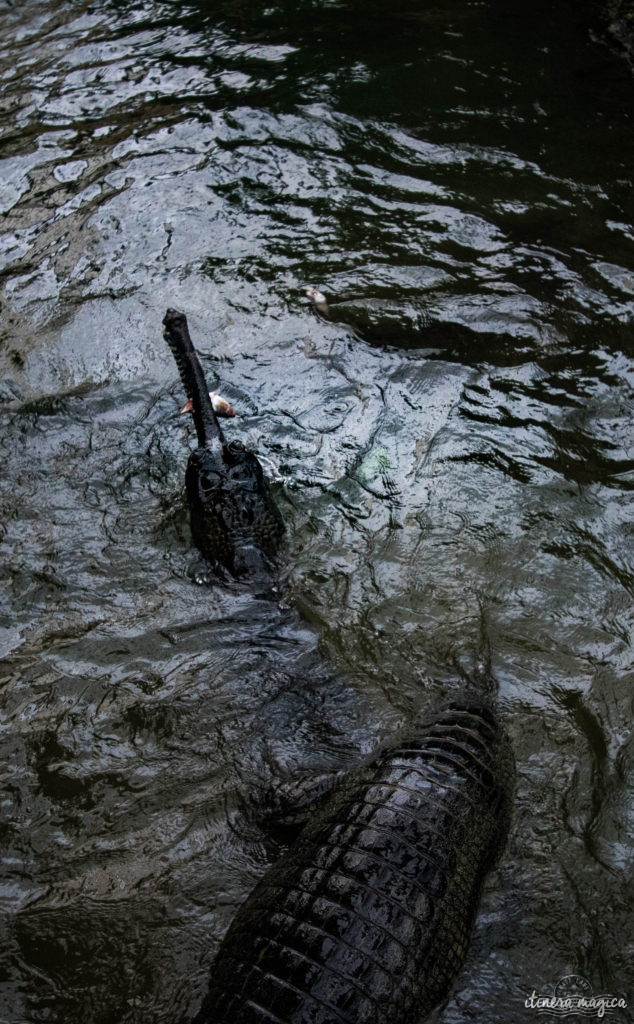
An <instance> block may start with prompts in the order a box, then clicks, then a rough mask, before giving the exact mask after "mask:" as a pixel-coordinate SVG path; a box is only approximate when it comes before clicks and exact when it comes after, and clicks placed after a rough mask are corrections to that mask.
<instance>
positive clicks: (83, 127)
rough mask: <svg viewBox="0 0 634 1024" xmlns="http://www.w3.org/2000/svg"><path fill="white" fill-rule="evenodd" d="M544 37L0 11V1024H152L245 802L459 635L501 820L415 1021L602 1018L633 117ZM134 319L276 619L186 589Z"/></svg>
mask: <svg viewBox="0 0 634 1024" xmlns="http://www.w3.org/2000/svg"><path fill="white" fill-rule="evenodd" d="M556 8H557V9H556V10H555V11H553V10H551V8H550V6H549V5H546V4H543V3H539V2H538V3H537V4H536V5H535V4H533V5H530V10H527V11H526V12H524V13H521V12H519V11H518V10H516V9H515V8H512V9H509V8H508V5H501V4H499V3H497V2H496V0H484V2H482V3H477V4H476V3H469V2H467V0H451V2H450V3H447V4H444V5H442V6H436V7H434V6H433V5H427V6H423V7H422V8H421V5H420V4H417V3H413V2H409V0H403V2H400V3H397V4H392V5H390V8H389V13H388V10H387V7H386V5H385V4H379V3H377V2H375V0H374V2H372V3H368V2H366V3H364V4H361V3H354V2H348V3H344V2H340V3H328V2H326V0H322V2H320V3H300V4H297V3H294V4H286V3H278V4H274V5H273V6H270V5H269V6H268V7H266V8H259V7H258V8H257V9H256V8H255V7H253V5H248V4H242V3H239V2H232V3H231V2H228V0H227V2H225V3H224V4H215V5H207V4H203V3H193V2H192V3H187V4H181V3H176V2H168V0H165V2H160V0H154V2H152V0H139V2H135V3H133V2H131V0H118V2H115V0H111V2H105V3H102V4H98V5H94V4H89V3H87V2H84V0H76V2H74V3H72V4H67V3H62V2H61V0H28V2H25V3H22V4H13V5H10V4H7V3H5V4H2V7H1V8H0V18H1V22H2V29H3V31H2V33H1V34H0V78H1V81H2V90H1V98H0V105H1V113H0V132H1V135H0V147H1V153H0V158H1V161H2V174H1V175H0V202H1V208H2V211H3V217H2V223H1V225H0V259H1V261H2V274H1V278H0V289H1V292H2V294H1V296H0V301H1V303H2V306H1V312H2V325H1V329H0V397H1V398H2V408H1V410H0V418H1V420H2V431H1V435H0V436H1V442H0V443H1V445H2V449H1V450H2V477H1V480H2V483H1V489H0V501H1V506H2V517H1V526H0V537H1V545H2V557H3V563H4V566H5V576H6V580H7V585H6V587H5V590H4V592H3V595H2V619H1V621H0V642H1V644H2V655H3V663H2V674H1V676H0V678H1V692H2V703H1V708H2V710H1V717H0V727H1V730H2V733H1V740H0V742H1V749H2V764H3V765H4V767H3V768H2V775H3V784H4V785H3V796H2V800H3V808H2V826H1V831H0V835H1V837H2V851H3V861H4V868H3V875H2V877H3V889H2V892H3V912H4V918H3V920H4V925H3V929H4V938H3V944H2V951H1V952H0V977H1V978H2V983H1V986H0V989H1V993H2V994H1V995H0V1018H1V1019H2V1020H5V1019H6V1021H8V1022H11V1024H14V1022H15V1024H17V1022H21V1024H22V1022H24V1021H28V1022H29V1024H38V1022H40V1021H41V1022H43V1021H49V1020H54V1021H62V1020H63V1021H64V1022H65V1024H72V1022H75V1021H76V1022H78V1024H79V1022H82V1024H86V1022H87V1021H90V1022H91V1024H92V1022H94V1024H110V1022H113V1024H114V1022H117V1024H124V1022H127V1024H132V1022H134V1024H146V1022H147V1024H149V1022H150V1021H151V1022H153V1024H154V1022H164V1024H175V1022H177V1021H179V1022H184V1021H187V1020H188V1019H189V1018H190V1017H191V1015H192V1013H193V1011H194V1010H195V1009H196V1008H197V1006H198V1004H199V1001H200V998H201V994H202V992H203V990H204V988H205V985H206V977H207V971H208V967H209V963H210V962H211V959H212V957H213V955H214V952H215V950H216V948H217V944H218V942H219V941H220V939H221V937H222V934H223V933H224V930H225V929H226V927H227V925H228V923H229V921H230V920H231V918H232V916H233V914H234V913H235V910H236V907H237V906H238V904H239V902H240V901H241V900H242V899H243V897H244V896H245V894H246V893H247V892H248V891H249V889H250V888H251V887H252V886H253V884H254V882H255V880H256V879H257V878H258V877H260V875H261V873H262V872H263V870H264V868H265V866H266V864H268V863H269V862H270V860H271V859H272V858H273V857H274V856H275V855H276V853H277V852H278V849H279V848H278V847H276V846H275V844H274V843H273V842H272V840H271V839H270V838H269V837H268V836H267V834H266V833H265V832H263V831H262V829H261V828H260V826H259V824H258V821H257V815H256V813H255V811H254V807H253V803H252V797H253V795H254V794H255V793H257V791H258V790H259V789H260V788H261V787H262V786H263V785H268V784H269V783H270V782H271V781H274V780H275V779H277V778H279V777H280V776H284V775H288V774H290V773H293V772H302V773H303V772H309V771H310V770H312V769H321V768H323V767H324V766H325V765H336V766H341V765H345V764H348V763H350V762H353V761H354V760H355V759H356V758H357V757H358V755H359V752H363V751H367V750H369V749H370V748H371V747H372V746H373V744H374V743H375V741H376V739H377V738H378V737H379V736H383V735H385V734H386V733H387V732H389V731H390V729H391V728H393V727H394V726H395V724H397V723H398V722H401V721H404V720H405V719H406V718H407V716H408V715H409V714H410V713H411V711H412V708H413V707H414V706H416V705H417V704H419V703H421V702H424V701H428V700H430V699H432V697H433V696H434V695H435V694H437V693H438V692H440V691H441V690H442V689H443V688H444V687H445V686H446V685H449V682H450V680H451V679H452V678H453V677H454V676H455V665H456V662H458V663H462V664H464V665H469V664H470V663H471V662H472V661H473V658H474V657H475V656H476V653H477V650H478V644H479V634H480V626H481V620H482V613H483V614H484V617H485V621H486V623H487V631H488V638H489V642H490V645H491V650H492V658H493V665H494V669H495V672H496V674H497V677H498V679H499V682H500V699H501V705H502V709H503V713H504V717H505V721H506V722H507V724H508V727H509V729H510V731H511V732H512V735H513V739H514V744H515V749H516V754H517V759H518V768H519V783H518V793H517V801H516V803H517V811H516V816H515V822H514V828H513V833H512V837H511V842H510V845H509V849H508V851H507V854H506V856H505V858H504V859H503V861H502V863H501V865H500V866H499V868H498V869H497V871H496V872H494V874H493V875H492V876H491V878H490V881H489V884H488V887H487V892H486V895H485V899H484V902H483V908H482V913H481V915H480V918H479V920H478V925H477V929H476V934H475V936H474V940H473V943H472V946H471V951H470V955H469V959H468V962H467V965H466V967H465V970H464V971H463V972H462V974H461V976H460V978H459V980H458V983H457V986H456V989H455V992H454V995H453V997H452V999H451V1000H450V1001H449V1003H448V1005H447V1006H446V1008H444V1010H443V1011H442V1012H441V1013H440V1016H439V1020H441V1021H442V1022H443V1024H458V1022H459V1021H465V1020H471V1019H479V1020H484V1019H486V1020H487V1021H491V1022H492V1024H508V1021H509V1020H511V1019H512V1020H513V1021H521V1020H530V1019H533V1017H534V1014H533V1013H531V1011H529V1010H527V1009H525V1007H524V999H525V996H526V993H529V992H531V991H532V990H533V989H534V988H535V989H537V990H538V991H550V990H552V987H553V986H554V985H555V984H556V982H557V980H558V979H559V978H560V977H562V976H564V975H566V974H570V973H579V974H583V975H584V976H585V977H586V978H587V979H588V980H589V981H590V982H591V984H592V985H593V986H594V989H595V991H609V992H620V993H622V994H623V995H624V996H625V997H626V998H628V1000H629V1001H630V1004H631V1002H632V1001H633V1000H634V984H633V981H634V979H633V978H632V972H631V963H632V957H631V929H629V928H628V916H629V915H628V910H629V906H628V900H627V880H628V878H629V873H630V871H631V864H632V847H631V825H632V814H631V792H632V789H631V786H632V755H633V748H632V741H631V737H630V721H631V714H632V697H631V692H632V691H631V686H632V639H631V637H632V594H633V589H634V567H633V558H632V544H631V514H630V512H629V506H630V502H631V498H630V493H629V492H630V491H631V490H632V486H633V483H634V456H633V453H632V447H631V426H630V424H631V414H632V388H633V385H634V365H633V363H632V357H631V338H632V320H633V314H634V228H633V227H632V222H633V217H632V199H631V185H632V175H631V168H632V165H633V158H634V143H633V137H632V132H631V112H630V106H631V105H630V99H629V97H630V96H631V87H632V82H631V76H630V73H629V71H628V69H627V67H626V65H625V64H623V65H621V63H619V61H618V60H617V59H615V58H614V57H613V56H612V54H610V53H609V51H608V50H607V49H605V48H604V47H603V46H602V45H601V44H600V43H598V42H594V41H593V40H592V38H591V34H590V32H589V31H588V28H587V26H586V25H585V24H584V22H583V18H582V15H583V12H581V11H579V10H578V9H576V8H574V7H573V5H572V4H568V3H562V4H559V5H556ZM306 284H312V285H315V286H316V287H319V288H321V289H322V290H323V291H325V292H326V294H327V296H328V299H329V302H330V317H329V318H320V317H319V316H317V315H316V314H315V313H314V312H312V311H311V310H310V309H309V308H308V307H307V306H306V305H305V304H304V299H303V289H304V286H305V285H306ZM167 306H177V307H180V308H183V309H185V310H186V311H187V312H188V316H189V319H190V323H191V326H192V332H193V333H194V334H195V337H196V338H197V339H198V340H199V343H200V348H201V350H202V353H203V360H204V363H205V368H206V370H207V373H208V376H209V380H210V384H211V383H213V385H214V386H216V387H218V389H219V390H220V391H221V393H222V394H224V395H226V397H227V398H228V399H229V400H230V401H231V402H232V403H233V405H234V406H235V407H236V409H237V411H238V413H239V415H238V417H237V418H236V419H235V420H233V421H231V423H230V424H229V425H228V426H227V432H228V433H230V434H231V436H240V437H241V438H242V439H243V440H245V441H246V442H247V443H249V444H252V445H253V446H254V447H257V449H258V451H259V452H260V453H261V455H262V456H263V461H264V463H265V465H266V467H267V470H268V471H270V474H271V476H272V478H273V479H274V480H275V481H276V487H277V492H278V497H279V500H280V502H281V503H282V505H283V510H284V514H285V518H286V520H287V522H288V523H289V552H288V568H287V570H286V573H287V575H288V577H289V579H288V587H287V588H286V590H284V591H283V595H284V596H283V597H281V598H280V602H279V604H278V605H275V604H272V603H271V602H270V601H264V600H259V599H258V598H254V597H251V596H249V595H248V594H245V593H244V592H243V591H241V590H239V589H238V590H235V591H232V590H231V589H227V588H224V589H221V588H218V587H216V588H210V587H206V586H200V585H198V584H197V583H196V582H195V581H196V579H198V578H199V577H200V576H201V565H200V563H199V561H198V559H197V557H196V555H195V553H194V552H193V551H192V548H191V542H190V538H189V532H188V526H187V512H186V508H185V503H184V498H183V494H182V481H183V474H184V467H185V462H186V456H187V451H188V448H189V447H190V446H191V444H192V443H193V436H192V428H191V425H190V424H187V423H185V422H184V420H182V419H178V418H175V417H174V416H173V414H174V413H176V412H177V411H178V409H179V407H180V404H182V398H183V396H182V394H181V393H180V389H179V386H178V383H177V378H176V372H175V369H174V366H173V364H172V361H171V356H170V355H169V352H168V351H167V348H166V346H165V344H164V343H163V341H162V339H161V329H160V323H161V319H162V316H163V313H164V310H165V308H166V307H167ZM281 593H282V591H281ZM289 606H290V607H289ZM628 837H629V838H628Z"/></svg>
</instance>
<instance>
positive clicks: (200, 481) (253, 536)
mask: <svg viewBox="0 0 634 1024" xmlns="http://www.w3.org/2000/svg"><path fill="white" fill-rule="evenodd" d="M163 325H164V327H165V331H164V336H165V339H166V341H167V343H168V345H169V347H170V348H171V350H172V353H173V355H174V358H175V360H176V365H177V366H178V370H179V373H180V377H181V381H182V383H183V387H184V388H185V390H186V392H187V396H188V397H189V398H191V400H192V404H193V415H194V423H195V425H196V433H197V435H198V448H197V449H196V450H195V451H194V452H192V453H191V455H190V457H189V462H188V464H187V472H186V475H185V485H186V489H187V499H188V502H189V509H190V519H191V528H192V535H193V538H194V543H195V544H196V546H197V547H198V548H199V549H200V551H201V552H202V553H203V555H204V556H205V557H206V558H208V559H209V560H210V561H211V562H213V563H215V564H216V565H222V566H224V567H225V568H226V569H228V570H229V572H231V573H232V574H233V575H234V576H242V575H244V574H246V573H251V572H255V571H258V570H261V569H263V568H266V569H268V568H269V567H270V564H271V560H272V559H273V558H274V556H275V554H276V552H277V550H278V547H279V544H280V540H281V538H282V535H283V533H284V523H283V521H282V517H281V515H280V512H279V509H278V507H277V505H276V504H275V501H274V499H273V496H272V494H271V491H270V489H269V486H268V483H267V481H266V479H265V477H264V473H263V472H262V467H261V465H260V463H259V462H258V459H257V457H256V456H255V455H254V454H253V452H249V451H247V449H246V448H245V447H244V445H242V444H241V442H240V441H230V442H227V441H226V440H225V437H224V434H223V432H222V430H221V428H220V424H219V423H218V418H217V416H216V414H215V412H214V409H213V406H212V402H211V398H210V395H209V390H208V388H207V384H206V382H205V376H204V374H203V370H202V367H201V365H200V362H199V360H198V356H197V355H196V351H195V349H194V346H193V344H192V341H191V338H190V335H189V329H188V327H187V318H186V317H185V315H184V313H179V312H178V311H177V310H175V309H168V310H167V312H166V314H165V318H164V320H163Z"/></svg>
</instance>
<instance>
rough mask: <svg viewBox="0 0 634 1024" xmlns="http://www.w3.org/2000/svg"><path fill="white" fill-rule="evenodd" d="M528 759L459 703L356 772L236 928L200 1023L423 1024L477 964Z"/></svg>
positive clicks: (483, 715)
mask: <svg viewBox="0 0 634 1024" xmlns="http://www.w3.org/2000/svg"><path fill="white" fill-rule="evenodd" d="M513 785H514V761H513V754H512V751H511V747H510V744H509V741H508V738H507V736H506V734H505V733H504V731H503V730H502V728H501V726H500V725H499V723H498V722H497V719H496V717H495V714H494V712H493V710H492V708H491V707H490V706H489V704H488V703H486V702H483V701H479V700H474V701H469V700H467V701H464V702H458V701H456V702H453V703H451V704H450V705H448V706H446V707H445V708H444V709H442V710H441V711H439V712H437V713H436V714H435V715H433V716H432V717H427V718H423V719H421V720H419V722H418V723H417V724H416V725H415V726H414V728H413V729H412V731H411V732H410V733H408V734H405V735H404V736H402V737H401V738H400V739H398V741H397V742H396V743H395V744H394V745H391V746H390V747H388V748H385V749H384V750H383V751H382V752H381V753H379V754H378V755H377V756H375V757H374V758H373V759H372V761H371V762H369V763H368V764H367V765H366V766H365V767H363V768H361V769H359V770H358V771H356V772H354V773H352V774H351V775H350V776H349V777H347V778H346V779H345V781H344V782H343V783H342V784H341V785H340V786H339V787H338V789H337V790H336V792H335V793H334V794H333V795H332V796H331V797H330V798H329V799H328V801H327V802H326V803H325V804H324V805H323V806H322V807H321V808H320V809H319V810H318V811H317V812H316V813H315V814H314V815H313V816H312V817H311V818H310V819H309V821H308V823H307V825H306V826H305V827H304V829H303V831H302V832H301V834H300V836H299V839H298V840H297V842H296V843H295V844H294V845H293V846H292V847H291V849H290V850H289V852H288V853H287V854H286V855H285V856H284V857H283V858H282V859H281V860H280V861H278V862H277V863H276V864H274V865H273V866H272V867H271V868H270V869H269V871H268V872H267V873H266V875H265V876H264V878H263V879H262V881H261V882H260V883H259V885H258V886H257V887H256V888H255V890H254V891H253V893H252V894H251V896H250V897H249V898H248V899H247V901H246V903H245V904H244V905H243V907H242V908H241V910H240V911H239V913H238V915H237V917H236V918H235V920H234V923H233V925H232V926H231V928H230V929H229V932H228V933H227V936H226V938H225V940H224V942H223V943H222V946H221V948H220V951H219V954H218V956H217V958H216V961H215V963H214V965H213V968H212V974H211V986H210V990H209V994H208V995H207V997H206V998H205V1001H204V1003H203V1006H202V1009H201V1011H200V1013H199V1014H198V1016H197V1017H196V1019H195V1022H194V1024H337V1022H340V1021H342V1022H346V1024H414V1022H418V1021H420V1020H421V1018H422V1017H424V1015H425V1014H426V1013H428V1012H429V1011H430V1010H431V1009H432V1008H433V1007H434V1006H436V1004H437V1003H439V1002H440V1000H441V999H442V998H443V997H444V996H446V995H447V993H448V991H449V989H450V986H451V984H452V982H453V980H454V978H455V976H456V974H457V972H458V970H459V969H460V966H461V964H462V962H463V959H464V956H465V953H466V950H467V944H468V941H469V936H470V933H471V929H472V926H473V922H474V920H475V916H476V913H477V909H478V904H479V900H480V893H481V889H482V885H483V882H484V879H485V876H486V873H487V871H488V870H489V869H490V867H491V866H492V864H493V863H494V861H495V859H496V857H497V856H498V855H499V853H500V851H501V849H502V847H503V845H504V842H505V839H506V835H507V831H508V825H509V818H510V807H511V800H512V791H513Z"/></svg>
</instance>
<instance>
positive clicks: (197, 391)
mask: <svg viewBox="0 0 634 1024" xmlns="http://www.w3.org/2000/svg"><path fill="white" fill-rule="evenodd" d="M163 326H164V328H165V330H164V332H163V336H164V338H165V340H166V341H167V344H168V345H169V347H170V348H171V350H172V355H173V356H174V359H175V360H176V365H177V367H178V372H179V373H180V378H181V381H182V382H183V387H184V388H185V391H186V393H187V397H188V398H191V400H192V402H193V406H194V408H193V414H194V423H195V425H196V433H197V434H198V443H199V444H200V446H201V447H203V448H213V447H215V446H216V445H218V444H223V443H224V435H223V433H222V430H221V429H220V424H219V423H218V419H217V417H216V414H215V412H214V410H213V406H212V404H211V399H210V397H209V389H208V387H207V383H206V381H205V375H204V373H203V369H202V366H201V365H200V361H199V359H198V356H197V355H196V350H195V348H194V346H193V344H192V340H191V338H190V336H189V328H188V326H187V317H186V316H185V314H184V313H179V312H178V310H176V309H168V310H167V312H166V314H165V317H164V319H163Z"/></svg>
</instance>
